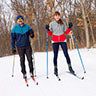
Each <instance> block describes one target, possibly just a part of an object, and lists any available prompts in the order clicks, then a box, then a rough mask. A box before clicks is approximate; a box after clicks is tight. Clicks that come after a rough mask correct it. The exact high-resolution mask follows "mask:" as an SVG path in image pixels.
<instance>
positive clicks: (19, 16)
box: [16, 15, 24, 21]
mask: <svg viewBox="0 0 96 96" xmlns="http://www.w3.org/2000/svg"><path fill="white" fill-rule="evenodd" d="M19 18H21V19H23V20H24V17H23V16H22V15H18V16H17V17H16V21H17V20H18V19H19Z"/></svg>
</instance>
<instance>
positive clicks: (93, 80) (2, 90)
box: [0, 48, 96, 96]
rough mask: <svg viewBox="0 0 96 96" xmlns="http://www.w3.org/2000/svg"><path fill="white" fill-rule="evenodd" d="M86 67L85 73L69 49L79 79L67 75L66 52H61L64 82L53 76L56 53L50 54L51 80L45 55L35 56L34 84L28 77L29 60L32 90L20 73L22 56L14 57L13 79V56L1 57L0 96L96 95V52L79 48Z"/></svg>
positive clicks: (59, 62)
mask: <svg viewBox="0 0 96 96" xmlns="http://www.w3.org/2000/svg"><path fill="white" fill-rule="evenodd" d="M80 52H81V56H82V59H83V62H84V65H85V69H86V72H87V73H86V74H84V72H83V68H82V65H81V62H80V59H79V56H78V53H77V50H72V51H70V50H69V55H70V58H71V61H72V66H73V69H74V70H75V72H76V74H78V75H79V76H81V77H82V76H84V77H85V79H84V80H80V79H78V78H76V77H74V76H73V75H71V74H69V73H67V71H68V68H67V63H66V60H65V57H64V56H63V52H62V51H59V55H58V71H59V76H60V78H61V81H58V80H57V78H56V77H55V76H54V74H53V52H49V79H46V53H45V52H40V53H35V67H36V75H37V77H36V80H37V81H38V82H39V85H35V84H34V83H33V81H32V80H31V79H30V77H29V68H28V63H27V60H26V69H27V75H28V77H29V80H28V83H29V87H26V85H25V82H24V80H23V79H22V74H21V72H20V70H21V69H20V64H19V63H20V62H19V56H18V55H16V56H15V71H14V77H12V65H13V56H8V57H3V58H0V96H96V49H93V48H91V49H89V50H88V49H86V48H84V49H80Z"/></svg>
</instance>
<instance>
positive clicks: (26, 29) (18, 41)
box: [11, 15, 34, 79]
mask: <svg viewBox="0 0 96 96" xmlns="http://www.w3.org/2000/svg"><path fill="white" fill-rule="evenodd" d="M16 21H17V25H16V26H15V27H13V29H12V31H11V45H12V53H13V54H15V53H16V47H17V50H18V54H19V56H20V65H21V72H22V73H23V78H24V79H26V78H27V76H26V66H25V55H26V57H27V60H28V64H29V69H30V74H31V77H32V76H34V75H33V62H32V48H31V45H30V38H29V37H31V38H33V37H34V31H33V30H32V28H31V27H30V26H29V25H27V24H24V18H23V16H22V15H18V16H17V17H16ZM15 45H16V47H15Z"/></svg>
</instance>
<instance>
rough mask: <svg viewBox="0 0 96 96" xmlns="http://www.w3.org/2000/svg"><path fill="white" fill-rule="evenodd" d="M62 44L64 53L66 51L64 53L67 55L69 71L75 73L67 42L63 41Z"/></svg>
mask: <svg viewBox="0 0 96 96" xmlns="http://www.w3.org/2000/svg"><path fill="white" fill-rule="evenodd" d="M60 45H61V48H62V50H63V53H64V55H65V57H66V61H67V64H68V68H69V71H70V72H71V73H74V71H73V69H72V66H71V60H70V57H69V54H68V48H67V43H66V42H62V43H60Z"/></svg>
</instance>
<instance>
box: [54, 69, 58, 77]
mask: <svg viewBox="0 0 96 96" xmlns="http://www.w3.org/2000/svg"><path fill="white" fill-rule="evenodd" d="M54 74H55V75H56V76H58V68H57V67H55V68H54Z"/></svg>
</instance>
